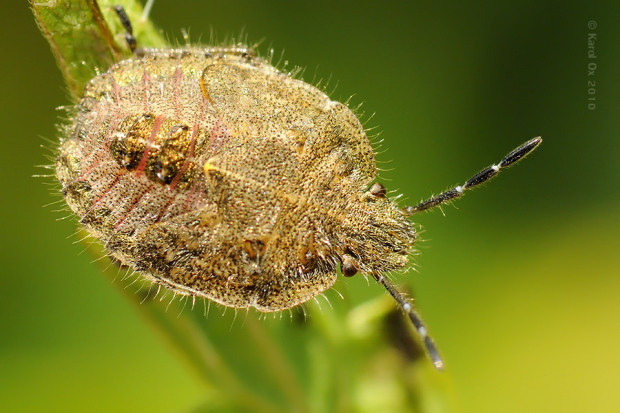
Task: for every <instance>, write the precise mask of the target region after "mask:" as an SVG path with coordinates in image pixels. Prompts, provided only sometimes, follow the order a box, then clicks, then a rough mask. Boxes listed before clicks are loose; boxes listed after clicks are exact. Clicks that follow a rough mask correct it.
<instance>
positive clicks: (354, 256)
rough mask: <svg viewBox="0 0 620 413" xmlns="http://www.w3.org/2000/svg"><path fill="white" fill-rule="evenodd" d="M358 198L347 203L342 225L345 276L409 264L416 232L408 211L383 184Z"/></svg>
mask: <svg viewBox="0 0 620 413" xmlns="http://www.w3.org/2000/svg"><path fill="white" fill-rule="evenodd" d="M358 197H359V198H358V199H357V202H350V203H349V205H348V206H347V214H346V219H345V220H344V223H343V224H344V225H343V228H342V244H343V245H344V251H343V253H342V254H341V256H340V259H341V262H342V267H341V268H342V273H343V275H345V276H352V275H354V274H355V273H356V272H357V271H361V272H364V273H368V274H383V273H387V272H390V271H394V270H398V269H400V268H402V267H404V266H405V265H407V263H408V261H409V258H408V256H409V253H410V252H411V249H412V247H413V243H414V242H415V238H416V232H415V229H414V227H413V224H412V223H411V222H410V221H409V220H408V219H407V216H406V214H405V213H404V212H403V211H402V210H401V209H400V208H399V207H398V205H396V203H395V202H394V201H392V200H390V199H389V198H388V197H387V196H386V190H385V187H383V185H381V184H380V183H375V184H373V185H372V186H371V187H370V188H369V189H368V190H367V191H365V192H363V193H361V194H359V195H358Z"/></svg>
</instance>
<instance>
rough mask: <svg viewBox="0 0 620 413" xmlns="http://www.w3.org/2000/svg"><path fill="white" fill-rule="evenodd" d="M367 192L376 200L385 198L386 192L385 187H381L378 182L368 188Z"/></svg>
mask: <svg viewBox="0 0 620 413" xmlns="http://www.w3.org/2000/svg"><path fill="white" fill-rule="evenodd" d="M369 192H370V195H372V196H375V197H377V198H385V194H386V192H387V191H386V190H385V187H384V186H383V185H381V184H380V183H379V182H375V183H374V184H372V186H371V187H370V190H369Z"/></svg>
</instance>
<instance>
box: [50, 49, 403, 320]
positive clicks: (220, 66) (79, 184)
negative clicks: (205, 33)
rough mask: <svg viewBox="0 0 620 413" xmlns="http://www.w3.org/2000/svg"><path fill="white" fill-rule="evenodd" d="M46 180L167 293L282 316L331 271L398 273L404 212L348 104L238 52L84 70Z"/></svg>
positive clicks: (179, 54)
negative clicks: (85, 80)
mask: <svg viewBox="0 0 620 413" xmlns="http://www.w3.org/2000/svg"><path fill="white" fill-rule="evenodd" d="M72 128H73V129H72V130H71V131H70V132H69V135H68V137H67V138H66V139H65V140H64V141H63V144H62V146H61V152H60V156H59V158H58V161H57V174H58V177H59V179H60V181H61V183H62V185H63V194H64V196H65V198H66V200H67V202H68V204H69V206H70V207H71V209H72V210H73V211H74V212H75V213H76V214H77V215H79V217H80V218H81V222H82V223H83V224H84V225H85V226H86V228H88V229H89V231H90V232H91V233H92V234H94V236H95V237H97V238H99V239H100V240H101V241H103V242H104V243H105V245H106V247H107V248H108V250H109V252H110V254H111V255H112V256H114V257H115V258H117V259H118V260H120V261H121V262H122V263H124V264H127V265H130V266H131V267H133V268H134V269H136V270H137V271H138V272H140V273H141V274H143V275H144V276H145V277H147V278H149V279H151V280H153V281H156V282H158V283H161V284H163V285H165V286H167V287H169V288H171V289H173V290H175V291H176V292H178V293H181V294H190V295H197V296H204V297H206V298H209V299H211V300H214V301H216V302H219V303H221V304H224V305H227V306H232V307H255V308H257V309H259V310H261V311H278V310H282V309H286V308H290V307H292V306H295V305H298V304H300V303H303V302H305V301H307V300H309V299H310V298H312V297H314V296H316V295H317V294H319V293H321V292H323V291H324V290H326V289H328V288H329V287H331V285H332V284H333V283H334V282H335V279H336V268H337V266H338V264H339V263H342V265H343V272H345V274H346V272H347V271H348V272H349V273H354V272H355V271H357V270H358V269H359V270H361V271H363V272H366V273H369V274H373V275H374V276H375V277H378V276H380V275H381V274H383V273H386V272H389V271H393V270H396V269H398V268H402V267H403V266H405V265H406V264H407V262H408V254H409V252H410V250H411V248H412V246H413V243H414V241H415V231H414V229H413V226H412V224H411V223H410V222H409V221H408V219H407V216H406V214H405V213H404V212H403V211H402V210H401V209H399V208H398V207H397V205H396V204H395V203H394V202H392V201H390V200H389V199H388V198H386V197H385V190H384V189H383V190H381V189H377V188H370V189H369V185H370V184H371V183H372V181H373V179H374V178H375V176H376V164H375V157H374V153H373V150H372V147H371V145H370V142H369V140H368V138H367V136H366V133H365V131H364V129H363V127H362V126H361V124H360V123H359V121H358V119H357V118H356V117H355V115H354V114H353V113H352V112H351V111H350V110H349V109H348V108H347V107H346V106H345V105H343V104H341V103H338V102H334V101H331V100H330V99H329V98H328V97H327V96H326V95H325V94H324V93H323V92H321V91H320V90H318V89H317V88H315V87H313V86H311V85H309V84H307V83H304V82H302V81H300V80H295V79H292V78H291V77H289V76H288V75H286V74H282V73H280V72H278V71H277V70H276V69H275V68H274V67H273V66H271V65H269V64H268V63H267V62H265V61H264V60H262V59H259V58H256V57H253V56H251V55H249V54H247V53H245V52H244V51H243V49H218V48H214V49H172V50H146V51H145V53H144V55H143V56H142V57H135V58H132V59H129V60H126V61H123V62H120V63H118V64H116V65H114V66H113V67H112V68H110V70H109V71H108V72H106V73H104V74H102V75H99V76H97V77H95V78H94V79H93V80H92V81H91V82H90V84H89V85H88V86H87V88H86V91H85V93H84V97H83V98H82V100H81V101H80V103H79V104H78V106H77V109H76V114H75V121H74V124H73V126H72Z"/></svg>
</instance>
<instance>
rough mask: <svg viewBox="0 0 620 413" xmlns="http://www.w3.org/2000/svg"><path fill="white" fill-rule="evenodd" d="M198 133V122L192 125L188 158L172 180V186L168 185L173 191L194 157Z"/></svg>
mask: <svg viewBox="0 0 620 413" xmlns="http://www.w3.org/2000/svg"><path fill="white" fill-rule="evenodd" d="M197 133H198V124H194V126H192V137H191V141H190V144H189V156H188V157H187V159H185V162H183V166H182V167H181V169H180V170H179V172H177V174H176V176H175V177H174V179H173V180H172V182H170V186H169V187H168V189H169V190H170V191H172V190H174V188H176V186H177V184H178V183H179V180H180V179H181V176H183V174H184V173H185V171H186V170H187V168H189V163H190V162H191V160H192V158H193V157H194V146H195V144H196V134H197Z"/></svg>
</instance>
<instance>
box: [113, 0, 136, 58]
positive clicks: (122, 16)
mask: <svg viewBox="0 0 620 413" xmlns="http://www.w3.org/2000/svg"><path fill="white" fill-rule="evenodd" d="M114 11H115V12H116V14H117V15H118V18H119V20H120V21H121V24H122V25H123V27H124V28H125V41H126V42H127V46H129V50H131V53H134V52H135V51H136V47H137V41H136V38H135V37H134V35H133V27H132V26H131V20H130V19H129V16H128V15H127V12H126V11H125V8H124V7H123V6H120V5H116V6H114Z"/></svg>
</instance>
